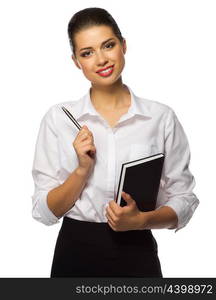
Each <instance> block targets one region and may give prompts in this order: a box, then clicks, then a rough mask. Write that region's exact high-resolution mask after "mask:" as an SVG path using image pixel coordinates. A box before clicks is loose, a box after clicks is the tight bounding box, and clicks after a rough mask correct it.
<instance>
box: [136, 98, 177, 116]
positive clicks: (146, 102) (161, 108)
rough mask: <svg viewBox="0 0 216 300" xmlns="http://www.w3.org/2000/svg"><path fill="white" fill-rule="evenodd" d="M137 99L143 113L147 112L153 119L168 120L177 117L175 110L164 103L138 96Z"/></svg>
mask: <svg viewBox="0 0 216 300" xmlns="http://www.w3.org/2000/svg"><path fill="white" fill-rule="evenodd" d="M136 99H137V101H138V103H139V105H140V107H141V108H142V109H143V111H147V112H148V113H149V116H151V117H153V118H154V117H157V118H158V117H159V118H165V119H167V118H173V117H174V116H175V112H174V110H173V108H172V107H170V106H169V105H167V104H165V103H163V102H160V101H156V100H153V99H147V98H143V97H137V96H136Z"/></svg>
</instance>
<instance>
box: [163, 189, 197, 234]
mask: <svg viewBox="0 0 216 300" xmlns="http://www.w3.org/2000/svg"><path fill="white" fill-rule="evenodd" d="M164 205H165V206H169V207H171V208H172V209H173V210H174V211H175V213H176V215H177V217H178V224H177V227H176V228H173V229H175V232H177V231H178V230H179V229H182V228H183V227H185V226H186V225H187V223H188V222H189V221H190V219H191V217H192V216H193V214H194V211H195V209H196V208H197V206H198V205H199V200H198V199H197V198H196V196H195V195H194V194H192V195H190V196H179V197H175V198H170V199H169V200H168V201H167V202H166V203H165V204H164Z"/></svg>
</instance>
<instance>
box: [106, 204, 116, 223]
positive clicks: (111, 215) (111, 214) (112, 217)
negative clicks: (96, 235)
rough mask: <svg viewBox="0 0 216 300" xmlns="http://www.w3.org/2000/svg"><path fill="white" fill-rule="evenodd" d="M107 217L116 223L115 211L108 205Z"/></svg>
mask: <svg viewBox="0 0 216 300" xmlns="http://www.w3.org/2000/svg"><path fill="white" fill-rule="evenodd" d="M106 217H107V219H108V220H110V221H111V222H112V223H115V220H116V216H115V214H114V213H113V211H112V209H111V208H110V207H109V206H108V207H107V209H106Z"/></svg>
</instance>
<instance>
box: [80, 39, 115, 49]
mask: <svg viewBox="0 0 216 300" xmlns="http://www.w3.org/2000/svg"><path fill="white" fill-rule="evenodd" d="M110 40H114V38H109V39H108V40H106V41H104V42H103V43H102V44H101V46H103V45H104V44H106V43H107V42H109V41H110ZM88 49H92V47H85V48H82V49H80V50H79V51H82V50H88Z"/></svg>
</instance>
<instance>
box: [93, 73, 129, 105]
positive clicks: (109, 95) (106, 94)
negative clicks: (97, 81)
mask: <svg viewBox="0 0 216 300" xmlns="http://www.w3.org/2000/svg"><path fill="white" fill-rule="evenodd" d="M90 96H91V101H92V104H93V105H94V107H95V108H96V109H105V110H115V109H117V108H121V107H122V106H125V105H127V104H129V102H130V93H129V91H128V89H127V87H126V86H125V85H124V84H123V83H122V80H121V78H120V80H118V81H117V82H115V83H114V84H113V85H110V86H95V85H93V84H92V87H91V90H90Z"/></svg>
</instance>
